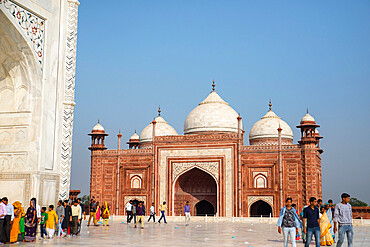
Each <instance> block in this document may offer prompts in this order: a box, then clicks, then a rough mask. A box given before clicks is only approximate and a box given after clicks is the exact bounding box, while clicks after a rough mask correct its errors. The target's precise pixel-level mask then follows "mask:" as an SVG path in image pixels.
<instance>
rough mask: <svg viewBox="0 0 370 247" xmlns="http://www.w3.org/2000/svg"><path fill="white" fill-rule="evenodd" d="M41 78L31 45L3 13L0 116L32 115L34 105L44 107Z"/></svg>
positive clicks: (1, 15) (0, 48)
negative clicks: (41, 99)
mask: <svg viewBox="0 0 370 247" xmlns="http://www.w3.org/2000/svg"><path fill="white" fill-rule="evenodd" d="M41 76H42V75H41V70H40V67H39V66H38V65H37V61H36V59H35V57H34V55H33V52H32V50H31V48H30V47H29V46H28V43H27V42H26V40H25V39H24V38H23V36H22V35H21V34H20V33H19V31H18V30H17V28H16V27H15V26H14V25H13V24H12V22H11V21H10V20H9V19H8V18H7V16H6V15H5V14H4V13H3V12H2V11H1V10H0V113H13V114H14V113H19V112H30V111H31V112H32V111H33V107H34V106H35V105H32V104H31V103H34V104H37V105H38V104H40V97H41V88H42V85H41ZM38 108H40V107H39V106H38Z"/></svg>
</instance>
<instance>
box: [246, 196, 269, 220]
mask: <svg viewBox="0 0 370 247" xmlns="http://www.w3.org/2000/svg"><path fill="white" fill-rule="evenodd" d="M249 212H250V216H251V217H261V216H262V217H270V215H271V216H273V215H272V208H271V206H270V204H268V203H267V202H265V201H262V200H258V201H256V202H255V203H253V204H252V205H251V207H250V210H249Z"/></svg>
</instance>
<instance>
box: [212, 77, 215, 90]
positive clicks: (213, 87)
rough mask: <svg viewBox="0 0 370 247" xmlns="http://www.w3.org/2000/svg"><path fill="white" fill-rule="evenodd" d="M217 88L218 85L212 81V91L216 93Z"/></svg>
mask: <svg viewBox="0 0 370 247" xmlns="http://www.w3.org/2000/svg"><path fill="white" fill-rule="evenodd" d="M215 87H216V84H215V81H214V80H213V81H212V91H215Z"/></svg>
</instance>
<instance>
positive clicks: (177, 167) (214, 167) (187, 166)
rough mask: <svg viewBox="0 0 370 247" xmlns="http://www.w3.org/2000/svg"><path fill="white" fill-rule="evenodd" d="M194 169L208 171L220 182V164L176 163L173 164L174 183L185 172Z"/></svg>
mask: <svg viewBox="0 0 370 247" xmlns="http://www.w3.org/2000/svg"><path fill="white" fill-rule="evenodd" d="M194 167H198V168H201V170H205V171H208V172H209V173H211V174H212V175H213V176H214V177H215V178H216V180H217V182H218V181H219V164H218V162H176V163H173V164H172V181H175V180H176V178H177V177H178V176H179V175H180V174H182V173H183V172H184V171H188V170H191V169H192V168H194Z"/></svg>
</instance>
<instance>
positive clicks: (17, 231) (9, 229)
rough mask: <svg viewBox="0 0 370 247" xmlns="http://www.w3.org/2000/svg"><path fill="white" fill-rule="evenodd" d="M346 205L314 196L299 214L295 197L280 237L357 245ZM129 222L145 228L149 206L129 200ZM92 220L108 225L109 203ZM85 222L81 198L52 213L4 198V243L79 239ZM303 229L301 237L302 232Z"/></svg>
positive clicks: (0, 207)
mask: <svg viewBox="0 0 370 247" xmlns="http://www.w3.org/2000/svg"><path fill="white" fill-rule="evenodd" d="M341 197H342V201H341V202H340V203H338V204H336V205H334V204H333V201H332V200H328V203H326V204H325V205H323V202H322V200H321V199H318V200H317V199H316V198H314V197H311V198H310V200H309V205H306V206H304V207H303V209H302V211H301V212H300V214H299V213H298V210H297V209H296V205H295V204H293V199H292V198H287V199H286V206H285V207H283V208H282V209H281V211H280V214H279V219H278V222H277V226H278V232H279V233H282V234H283V236H284V246H286V247H287V246H288V241H289V237H290V240H291V243H292V246H293V247H295V246H296V240H299V239H300V238H302V239H303V242H304V243H305V246H306V247H308V246H309V245H310V243H311V241H312V238H313V236H314V237H315V243H316V247H319V246H326V245H328V246H330V245H332V244H333V243H334V242H335V233H336V232H337V231H338V240H337V246H338V247H340V246H342V244H343V242H344V238H345V235H346V236H347V241H348V246H349V247H351V246H352V245H353V243H352V242H353V227H352V208H351V205H350V204H349V201H350V195H348V194H346V193H343V194H342V196H341ZM154 206H155V205H154V203H152V205H151V207H150V209H149V211H150V213H149V215H150V216H149V219H148V222H150V220H151V219H153V222H156V220H155V207H154ZM125 209H126V213H127V223H128V224H130V223H131V221H132V220H133V221H134V227H135V228H137V224H138V223H141V228H144V215H145V205H144V202H143V201H136V200H135V201H129V202H128V203H127V204H126V206H125ZM159 210H160V212H161V217H160V218H159V220H158V223H161V220H162V219H163V221H164V223H167V221H166V215H165V213H166V211H167V205H166V202H163V203H162V204H161V205H160V206H159ZM184 215H185V224H186V225H188V224H189V221H190V206H189V202H188V201H187V202H186V204H185V205H184ZM89 216H90V217H89V220H88V222H87V226H90V223H91V220H93V223H94V225H95V226H99V224H98V221H100V220H102V224H103V225H106V226H109V216H110V213H109V207H108V205H107V202H104V205H103V206H102V207H101V206H100V205H99V202H97V201H95V199H94V198H93V199H91V201H90V205H89ZM82 220H86V214H85V208H84V205H82V204H81V199H80V198H78V199H77V200H75V201H71V202H70V201H68V200H65V201H62V200H59V201H58V205H57V207H56V208H54V205H49V207H48V208H46V207H40V206H39V205H38V204H37V203H36V198H32V199H31V201H30V204H29V207H28V208H27V211H25V210H24V209H23V206H22V204H21V203H20V202H19V201H16V202H14V203H13V204H10V203H9V202H8V198H7V197H3V198H2V199H1V203H0V242H1V243H5V244H8V243H16V242H18V241H25V242H34V241H36V232H37V227H38V226H39V227H40V229H39V231H40V236H41V239H44V238H53V237H54V236H56V237H65V236H76V235H78V234H79V233H80V231H81V226H82ZM299 228H301V234H300V233H299Z"/></svg>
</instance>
